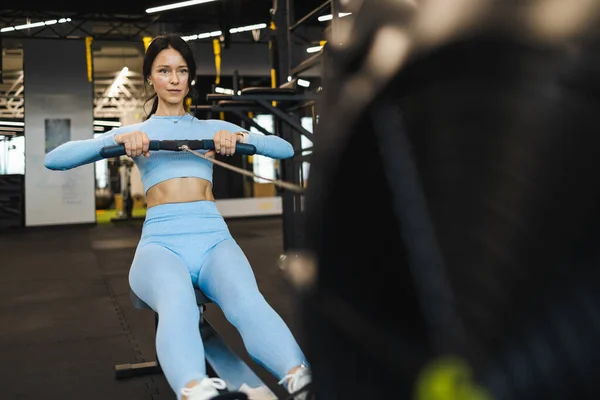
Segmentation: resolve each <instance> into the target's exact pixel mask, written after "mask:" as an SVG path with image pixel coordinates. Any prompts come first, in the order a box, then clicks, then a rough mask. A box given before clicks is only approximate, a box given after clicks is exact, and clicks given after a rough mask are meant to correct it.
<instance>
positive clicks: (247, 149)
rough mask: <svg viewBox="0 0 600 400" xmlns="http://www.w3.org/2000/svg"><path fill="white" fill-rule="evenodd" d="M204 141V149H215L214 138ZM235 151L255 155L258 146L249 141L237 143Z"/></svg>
mask: <svg viewBox="0 0 600 400" xmlns="http://www.w3.org/2000/svg"><path fill="white" fill-rule="evenodd" d="M203 142H204V150H214V149H215V141H214V140H212V139H206V140H203ZM235 152H236V153H239V154H244V155H248V156H251V155H254V154H256V146H254V145H253V144H247V143H237V144H236V145H235Z"/></svg>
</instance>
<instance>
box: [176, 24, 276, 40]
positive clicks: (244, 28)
mask: <svg viewBox="0 0 600 400" xmlns="http://www.w3.org/2000/svg"><path fill="white" fill-rule="evenodd" d="M266 27H267V24H254V25H247V26H242V27H239V28H231V29H230V30H229V33H232V34H233V33H240V32H247V31H253V30H259V29H265V28H266ZM222 34H223V32H221V31H213V32H206V33H199V34H197V35H189V36H182V37H181V38H182V39H183V40H185V41H186V42H187V41H188V40H198V39H208V38H210V37H215V36H221V35H222Z"/></svg>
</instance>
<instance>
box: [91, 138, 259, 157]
mask: <svg viewBox="0 0 600 400" xmlns="http://www.w3.org/2000/svg"><path fill="white" fill-rule="evenodd" d="M184 144H185V145H187V146H188V147H189V148H190V149H192V150H214V149H215V141H214V140H208V139H207V140H151V141H150V145H149V149H150V150H152V151H156V150H170V151H181V149H180V147H181V146H182V145H184ZM235 152H236V153H239V154H244V155H253V154H256V146H254V145H253V144H247V143H237V144H236V145H235ZM126 154H127V151H126V150H125V145H124V144H117V145H115V146H106V147H103V148H102V149H100V155H101V156H102V157H103V158H112V157H120V156H124V155H126Z"/></svg>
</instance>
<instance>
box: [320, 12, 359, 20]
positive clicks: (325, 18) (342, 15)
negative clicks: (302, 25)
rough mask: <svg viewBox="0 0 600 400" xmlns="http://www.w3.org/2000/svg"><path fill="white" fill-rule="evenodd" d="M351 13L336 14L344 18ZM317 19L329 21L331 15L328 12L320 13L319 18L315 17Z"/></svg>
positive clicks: (331, 17)
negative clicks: (325, 13) (326, 13)
mask: <svg viewBox="0 0 600 400" xmlns="http://www.w3.org/2000/svg"><path fill="white" fill-rule="evenodd" d="M351 14H352V13H339V14H338V15H339V16H340V18H344V17H346V16H348V15H351ZM317 19H318V20H319V21H321V22H324V21H330V20H332V19H333V15H331V14H329V15H322V16H320V17H319V18H317Z"/></svg>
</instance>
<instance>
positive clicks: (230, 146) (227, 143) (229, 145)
mask: <svg viewBox="0 0 600 400" xmlns="http://www.w3.org/2000/svg"><path fill="white" fill-rule="evenodd" d="M213 140H214V142H215V150H214V151H213V150H211V151H209V152H208V153H207V154H206V155H207V156H208V157H212V156H214V155H215V152H217V153H219V154H222V155H224V156H232V155H233V154H234V153H235V145H236V143H237V141H238V135H236V134H235V133H232V132H229V131H227V130H221V131H218V132H217V133H215V136H214V138H213Z"/></svg>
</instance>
